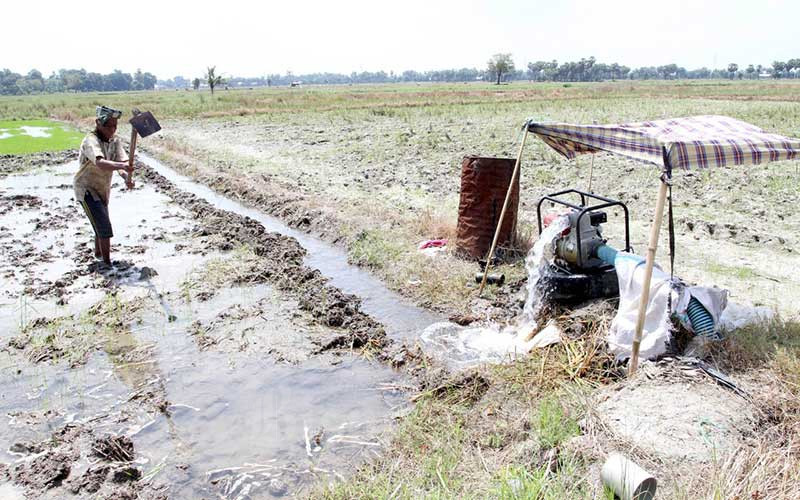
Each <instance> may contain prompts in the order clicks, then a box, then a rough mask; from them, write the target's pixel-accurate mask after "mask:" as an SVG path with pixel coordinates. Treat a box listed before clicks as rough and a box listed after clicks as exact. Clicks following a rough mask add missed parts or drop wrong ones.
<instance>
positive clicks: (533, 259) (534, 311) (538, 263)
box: [522, 215, 569, 331]
mask: <svg viewBox="0 0 800 500" xmlns="http://www.w3.org/2000/svg"><path fill="white" fill-rule="evenodd" d="M568 227H569V218H568V217H567V216H566V215H560V216H558V217H556V218H555V219H554V220H553V222H551V223H550V225H549V226H547V227H545V228H544V230H543V231H542V234H540V235H539V239H538V240H537V241H536V244H534V245H533V248H531V251H530V252H528V256H527V257H526V258H525V269H527V271H528V284H527V287H526V288H527V290H528V298H527V299H526V300H525V307H524V308H523V310H522V325H523V326H525V329H526V330H528V331H530V330H531V329H534V328H536V327H537V326H538V324H537V319H538V316H539V313H540V312H541V310H542V304H543V301H542V298H543V297H542V296H543V293H542V288H541V287H540V286H539V279H540V278H541V277H542V271H543V270H544V269H545V267H546V266H548V265H550V262H552V261H553V258H554V256H555V241H556V240H557V239H558V237H559V236H560V235H561V233H562V232H563V231H564V230H565V229H567V228H568Z"/></svg>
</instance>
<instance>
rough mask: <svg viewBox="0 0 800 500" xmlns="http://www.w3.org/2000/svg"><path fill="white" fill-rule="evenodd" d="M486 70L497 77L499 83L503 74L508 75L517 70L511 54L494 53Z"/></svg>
mask: <svg viewBox="0 0 800 500" xmlns="http://www.w3.org/2000/svg"><path fill="white" fill-rule="evenodd" d="M486 71H487V72H488V73H489V74H490V75H492V76H493V77H494V78H496V79H497V80H496V83H497V84H498V85H499V84H500V80H502V78H503V75H507V74H509V73H513V72H514V71H515V69H514V60H513V59H512V58H511V54H495V55H493V56H492V58H491V59H489V62H488V63H487V67H486Z"/></svg>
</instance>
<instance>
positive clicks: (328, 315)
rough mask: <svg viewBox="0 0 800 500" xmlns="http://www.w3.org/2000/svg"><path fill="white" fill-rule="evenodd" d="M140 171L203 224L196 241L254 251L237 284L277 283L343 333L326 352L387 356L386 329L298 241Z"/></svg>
mask: <svg viewBox="0 0 800 500" xmlns="http://www.w3.org/2000/svg"><path fill="white" fill-rule="evenodd" d="M139 166H140V168H141V171H142V173H141V176H142V177H143V178H144V179H145V181H146V182H148V183H150V184H151V185H153V186H155V187H156V189H157V190H159V191H160V192H163V193H165V194H167V195H168V196H169V197H170V198H172V199H173V200H174V201H175V202H176V203H177V204H178V205H180V206H181V207H183V208H184V209H186V210H188V211H189V212H191V213H192V214H193V216H194V217H195V218H196V220H199V221H201V222H200V223H199V224H198V228H197V229H196V232H195V236H208V235H214V236H218V237H219V238H217V239H215V240H214V241H216V249H217V250H220V251H228V250H231V249H233V248H234V247H235V246H237V245H248V246H250V247H251V248H252V249H253V252H254V253H255V255H256V256H258V257H260V258H259V259H255V260H253V261H251V262H250V263H249V264H250V266H249V268H248V269H247V270H246V272H244V273H243V275H241V276H240V277H239V278H238V279H237V281H238V283H237V284H244V283H246V284H257V283H271V284H273V285H275V286H276V287H277V288H278V289H280V290H281V291H283V292H286V293H288V294H290V295H292V296H293V297H295V298H296V299H297V301H298V305H299V307H300V309H301V310H304V311H307V312H309V313H311V315H312V316H313V317H314V318H315V319H317V321H319V322H320V323H321V324H323V325H325V326H328V327H335V328H340V329H341V330H342V333H341V334H337V335H335V336H333V337H331V338H327V339H324V340H322V341H321V342H320V346H319V347H320V350H323V351H324V350H328V349H335V348H344V349H357V348H362V347H368V348H370V349H373V350H381V349H383V348H385V347H386V346H387V345H388V341H387V338H386V332H385V331H384V329H383V327H382V326H381V325H380V324H379V323H377V322H376V321H375V320H373V319H372V318H370V317H369V316H367V315H366V314H364V313H363V312H361V310H360V299H359V298H358V297H356V296H354V295H348V294H345V293H343V292H342V291H341V290H339V289H337V288H335V287H333V286H330V285H329V284H328V283H327V281H328V280H327V279H326V278H325V277H324V276H322V274H321V273H320V272H319V271H318V270H316V269H311V268H308V267H306V266H305V265H304V264H303V257H304V255H305V250H304V249H303V248H302V247H301V246H300V244H299V243H298V242H297V241H296V240H294V239H293V238H290V237H286V236H283V235H280V234H277V233H269V232H267V231H266V229H265V228H264V226H262V225H261V224H260V223H258V222H257V221H254V220H252V219H248V218H245V217H242V216H240V215H237V214H233V213H230V212H225V211H223V210H219V209H217V208H214V207H213V206H212V205H211V204H210V203H208V202H206V201H204V200H202V199H200V198H199V197H197V196H195V195H193V194H191V193H186V192H183V191H180V190H178V189H177V188H176V187H175V185H174V184H172V183H171V182H170V181H168V180H167V179H166V178H165V177H163V176H162V175H160V174H158V173H157V172H155V171H154V170H153V169H151V168H150V167H148V166H147V165H144V164H139Z"/></svg>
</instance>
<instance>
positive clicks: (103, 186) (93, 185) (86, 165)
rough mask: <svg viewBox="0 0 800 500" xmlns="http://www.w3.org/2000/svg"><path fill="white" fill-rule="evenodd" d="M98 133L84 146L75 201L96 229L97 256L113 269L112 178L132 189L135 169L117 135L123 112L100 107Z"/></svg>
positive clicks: (94, 133) (88, 137) (89, 137)
mask: <svg viewBox="0 0 800 500" xmlns="http://www.w3.org/2000/svg"><path fill="white" fill-rule="evenodd" d="M96 114H97V118H96V119H95V129H94V131H92V132H91V133H89V134H88V135H87V136H86V137H84V139H83V142H82V143H81V149H80V154H79V155H78V164H79V165H80V168H79V169H78V173H76V174H75V179H74V181H73V185H74V187H75V199H76V200H78V202H79V203H80V204H81V205H82V206H83V210H84V211H85V212H86V216H87V217H89V222H91V224H92V229H94V235H95V237H94V255H95V257H98V258H102V259H103V262H104V263H105V264H106V265H108V266H110V265H111V237H112V236H114V234H113V232H112V231H111V220H110V219H109V218H108V199H109V196H110V195H111V178H112V176H113V174H114V171H117V172H119V173H120V175H121V176H122V178H123V179H125V185H126V186H128V188H132V187H133V184H134V183H133V178H132V177H131V175H130V174H131V173H133V168H132V167H130V166H129V165H128V154H127V153H126V152H125V148H124V147H123V145H122V140H121V139H120V138H119V137H117V136H116V135H115V134H116V132H117V120H118V119H119V117H120V116H122V112H121V111H119V110H116V109H113V108H108V107H106V106H98V107H97V112H96Z"/></svg>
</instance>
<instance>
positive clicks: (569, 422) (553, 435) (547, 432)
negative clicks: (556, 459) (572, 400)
mask: <svg viewBox="0 0 800 500" xmlns="http://www.w3.org/2000/svg"><path fill="white" fill-rule="evenodd" d="M533 427H534V429H536V431H537V434H538V438H539V444H540V445H541V446H542V448H545V449H548V448H555V447H556V446H558V445H560V444H561V443H563V442H564V441H567V440H568V439H570V438H572V437H575V436H577V435H578V434H580V428H579V427H578V423H577V422H576V421H575V419H574V418H572V417H571V416H570V415H568V414H567V412H566V411H565V410H564V407H563V406H562V404H561V402H560V401H559V400H558V398H557V397H556V396H548V397H547V398H545V399H543V400H542V401H541V403H540V404H539V408H538V410H537V412H536V414H535V415H534V417H533Z"/></svg>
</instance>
